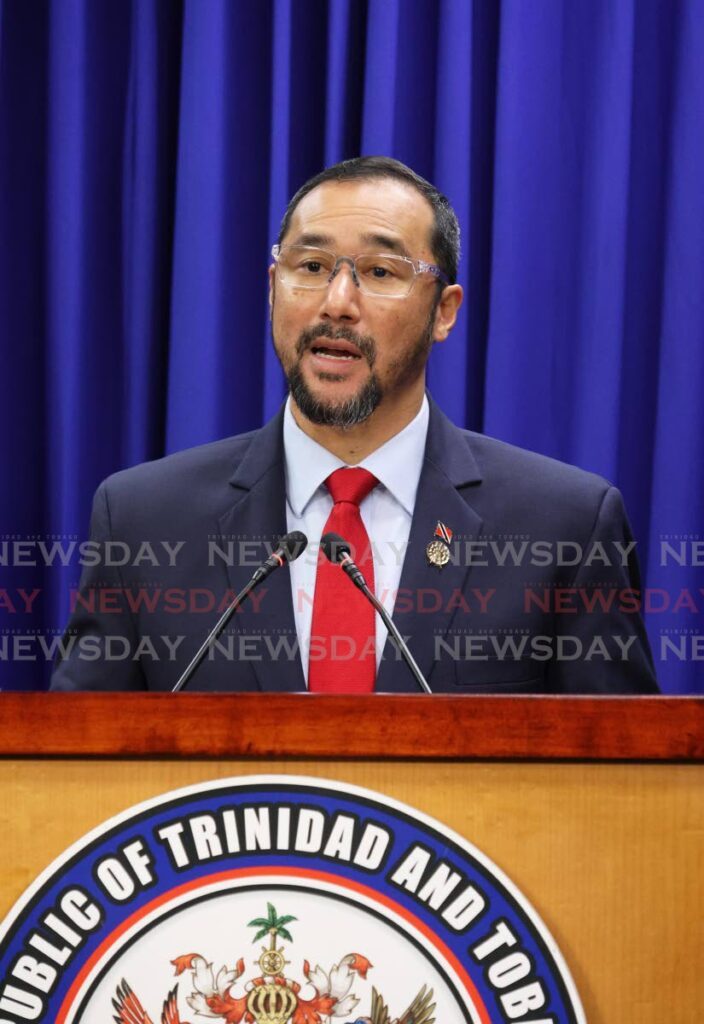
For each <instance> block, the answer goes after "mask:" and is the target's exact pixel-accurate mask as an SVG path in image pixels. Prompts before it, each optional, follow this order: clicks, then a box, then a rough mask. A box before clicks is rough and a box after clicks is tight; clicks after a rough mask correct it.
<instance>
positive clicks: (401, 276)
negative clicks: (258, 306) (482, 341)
mask: <svg viewBox="0 0 704 1024" xmlns="http://www.w3.org/2000/svg"><path fill="white" fill-rule="evenodd" d="M271 255H272V256H273V258H274V260H275V261H276V266H277V268H278V272H279V277H280V280H281V281H282V282H283V283H284V284H285V285H287V286H288V287H290V288H307V289H316V288H317V289H323V288H327V287H328V285H329V284H330V282H331V281H332V280H333V279H334V278H335V277H336V275H337V274H338V272H339V270H340V265H341V264H342V263H346V264H347V265H348V266H349V268H350V270H351V272H352V280H353V281H354V283H355V284H356V285H357V287H358V288H359V290H360V291H361V292H363V293H364V294H365V295H374V296H378V297H379V298H386V299H404V298H405V297H406V296H407V295H408V294H409V292H410V291H411V289H412V288H413V285H414V283H415V280H416V277H417V276H418V275H419V274H433V275H434V276H435V277H437V278H438V280H440V281H442V282H443V284H446V285H447V284H449V283H450V281H449V278H448V277H447V275H446V274H445V273H444V271H442V270H441V269H440V267H437V266H435V264H434V263H426V261H425V260H412V259H411V258H410V257H408V256H396V255H395V254H394V253H378V252H377V253H360V254H359V255H357V256H337V255H336V254H335V253H334V252H329V251H328V250H327V249H317V248H315V247H313V246H309V245H275V246H274V247H273V248H272V250H271Z"/></svg>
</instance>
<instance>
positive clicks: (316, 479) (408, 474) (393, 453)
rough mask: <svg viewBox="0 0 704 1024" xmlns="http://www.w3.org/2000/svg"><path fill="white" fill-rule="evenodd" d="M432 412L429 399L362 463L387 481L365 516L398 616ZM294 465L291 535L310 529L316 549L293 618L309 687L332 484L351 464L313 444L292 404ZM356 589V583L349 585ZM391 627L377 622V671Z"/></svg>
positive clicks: (288, 457) (387, 597) (378, 578)
mask: <svg viewBox="0 0 704 1024" xmlns="http://www.w3.org/2000/svg"><path fill="white" fill-rule="evenodd" d="M429 417H430V410H429V407H428V399H427V397H426V396H423V403H422V405H421V407H420V410H419V412H418V415H417V416H416V417H415V419H413V420H412V421H411V422H410V423H409V424H408V426H406V427H404V429H403V430H402V431H401V432H400V433H399V434H396V436H395V437H392V438H391V439H390V440H389V441H387V442H386V444H384V445H382V446H381V448H377V450H376V451H375V452H372V453H371V455H368V456H367V457H366V459H363V460H362V462H360V463H359V466H360V467H362V468H363V469H367V470H369V472H370V473H373V474H374V476H375V477H376V478H377V480H378V481H379V483H378V485H377V486H376V487H375V488H374V490H373V491H372V492H371V493H370V494H369V495H368V496H367V497H366V498H365V499H364V501H363V502H362V503H361V505H360V514H361V516H362V521H363V523H364V526H365V529H366V531H367V534H368V535H369V539H370V541H371V546H372V552H373V555H374V580H375V586H374V592H375V594H376V596H377V597H378V598H379V600H380V601H381V603H382V604H383V605H384V608H385V609H386V611H387V612H388V613H389V615H391V613H392V612H393V609H394V603H395V601H396V592H397V591H398V588H399V584H400V582H401V570H402V568H403V559H404V556H405V553H406V548H407V546H408V537H409V534H410V532H411V519H412V517H413V509H414V507H415V503H416V492H417V490H418V481H419V480H420V473H421V469H422V466H423V456H424V453H425V440H426V436H427V433H428V420H429ZM284 454H285V461H286V528H287V530H288V531H289V532H290V531H291V530H302V531H303V533H305V535H306V537H307V538H308V547H307V548H306V550H305V551H304V552H303V554H302V555H301V556H300V558H298V559H297V560H296V561H295V562H292V563H291V565H290V566H289V570H290V573H291V593H292V597H293V614H294V618H295V622H296V634H297V636H298V646H299V650H300V652H301V662H302V664H303V674H304V676H305V680H306V685H307V684H308V653H309V647H310V631H311V622H312V619H313V600H314V597H315V577H316V568H317V564H318V548H319V546H320V538H321V536H322V534H323V528H324V526H325V523H326V522H327V520H328V516H329V515H330V512H331V511H332V505H333V501H332V498H331V496H330V492H329V491H328V489H327V487H326V486H325V480H327V478H328V477H329V476H330V474H331V473H334V471H335V470H336V469H340V468H341V467H343V466H345V465H346V463H344V462H342V460H341V459H338V458H337V456H336V455H333V454H332V452H329V451H328V450H327V448H323V447H322V445H319V444H318V443H317V441H314V440H313V439H312V438H311V437H309V436H308V435H307V434H306V433H304V431H302V430H301V428H300V427H299V426H298V424H297V423H296V421H295V419H294V418H293V413H292V412H291V400H290V399H289V400H288V401H287V403H286V409H285V411H284ZM349 586H350V588H352V587H353V583H352V581H351V580H350V581H349ZM386 633H387V630H386V626H385V625H384V623H383V622H382V620H381V617H380V616H379V615H377V616H376V664H377V669H378V667H379V662H380V661H381V653H382V651H383V649H384V643H385V642H386Z"/></svg>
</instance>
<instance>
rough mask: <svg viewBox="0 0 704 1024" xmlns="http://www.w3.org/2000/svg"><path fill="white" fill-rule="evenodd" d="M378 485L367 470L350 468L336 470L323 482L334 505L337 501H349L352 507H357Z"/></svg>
mask: <svg viewBox="0 0 704 1024" xmlns="http://www.w3.org/2000/svg"><path fill="white" fill-rule="evenodd" d="M378 483H379V481H378V480H377V478H376V477H375V476H374V474H373V473H370V472H369V470H368V469H361V468H359V467H357V468H354V467H352V468H345V469H336V470H335V472H334V473H331V474H330V476H329V477H328V478H327V480H326V481H325V486H326V487H327V489H328V490H329V491H330V494H331V495H332V500H333V501H334V502H335V504H336V505H337V503H338V502H339V501H349V502H350V503H351V504H352V505H357V506H359V504H360V502H362V501H364V499H365V498H366V496H367V495H368V494H369V492H370V491H373V490H374V488H375V487H376V485H377V484H378Z"/></svg>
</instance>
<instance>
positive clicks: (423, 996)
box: [112, 903, 435, 1024]
mask: <svg viewBox="0 0 704 1024" xmlns="http://www.w3.org/2000/svg"><path fill="white" fill-rule="evenodd" d="M267 911H268V912H267V916H266V917H257V918H255V919H254V920H253V921H250V922H249V925H248V927H253V928H256V929H257V932H256V934H255V936H254V939H253V940H252V941H253V942H259V941H260V940H262V939H265V938H267V937H268V940H269V941H268V945H265V946H263V947H262V952H261V955H260V956H259V958H258V960H256V961H254V963H255V964H256V966H258V968H259V973H258V975H257V976H256V977H253V978H250V979H249V980H247V979H246V978H245V977H244V975H245V960H244V958H243V957H240V959H239V960H238V961H237V963H236V965H235V966H234V967H232V968H228V967H226V966H223V967H221V968H220V970H219V971H218V972H217V974H215V972H214V970H213V964H212V963H209V962H208V961H207V960H206V958H205V957H204V956H201V955H200V953H187V954H185V955H182V956H177V957H176V958H175V959H174V960H172V961H171V963H172V964H173V966H174V968H175V973H176V975H177V976H180V975H183V974H185V973H186V972H190V984H191V986H192V991H191V992H190V993H189V994H188V995H187V996H186V1003H187V1004H188V1006H189V1007H190V1009H191V1010H192V1011H193V1013H194V1014H195V1015H196V1017H199V1018H209V1019H210V1020H219V1021H225V1024H240V1022H241V1021H244V1022H245V1024H289V1022H290V1024H332V1022H333V1020H337V1021H345V1022H346V1024H435V1017H434V1016H433V1014H434V1011H435V1003H434V1002H433V990H432V988H428V987H427V986H426V985H424V986H423V987H422V988H421V989H420V991H419V992H418V994H417V995H416V996H415V998H414V999H412V1001H411V1003H410V1005H409V1006H408V1008H407V1009H406V1010H405V1011H404V1012H403V1013H402V1014H400V1015H399V1016H398V1017H396V1018H393V1019H392V1018H391V1015H390V1013H389V1009H388V1006H387V1005H386V1003H385V1002H384V999H383V998H382V996H381V994H380V993H379V992H378V991H377V989H376V988H374V987H372V991H371V1002H370V1007H369V1014H368V1015H367V1016H357V1017H353V1016H352V1014H353V1013H354V1011H355V1009H356V1007H357V1006H358V1004H359V1003H360V997H359V996H357V995H356V994H355V993H354V991H353V988H354V986H355V983H356V981H357V979H359V978H362V979H364V980H366V977H367V972H368V970H369V969H370V968H371V967H372V966H373V965H372V964H371V963H370V962H369V960H368V959H367V958H366V957H365V956H362V955H361V954H360V953H348V954H346V955H345V956H343V957H342V959H341V960H340V961H339V962H338V963H336V964H333V966H332V967H331V968H330V969H329V970H328V971H325V970H323V968H322V967H321V966H320V965H318V966H316V967H315V968H311V965H310V963H309V961H308V960H304V961H303V976H304V978H305V981H304V982H303V984H300V983H299V982H297V981H295V980H294V979H293V978H290V977H288V976H287V975H286V973H285V971H286V968H287V967H288V966H289V965H290V963H291V961H290V960H287V959H286V956H285V951H284V948H283V946H281V947H280V946H279V945H278V941H279V939H282V940H285V941H287V942H290V943H292V942H293V938H292V936H291V934H290V932H289V931H288V928H287V925H289V924H290V923H291V922H292V921H295V920H296V918H295V917H292V916H291V915H290V914H284V915H281V916H279V915H278V914H277V912H276V909H275V908H274V906H273V905H272V904H271V903H268V904H267ZM178 988H179V983H178V982H177V984H176V985H175V986H174V988H173V989H171V991H170V992H168V993H167V996H166V998H165V1000H164V1003H163V1007H162V1010H161V1018H160V1024H189V1022H188V1021H185V1020H183V1018H182V1017H181V1016H180V1014H179V1008H178ZM238 989H239V994H238ZM304 993H305V994H304ZM112 1004H113V1008H114V1010H115V1014H114V1020H115V1021H116V1024H154V1021H153V1019H152V1017H150V1016H149V1014H148V1013H147V1012H146V1010H145V1009H144V1007H143V1006H142V1003H141V1001H140V999H139V998H138V996H137V995H136V993H135V992H133V991H132V989H131V987H130V985H129V984H128V983H127V981H126V980H124V979H123V981H122V982H121V983H120V984H119V985H118V986H117V989H116V992H115V997H114V998H113V1001H112Z"/></svg>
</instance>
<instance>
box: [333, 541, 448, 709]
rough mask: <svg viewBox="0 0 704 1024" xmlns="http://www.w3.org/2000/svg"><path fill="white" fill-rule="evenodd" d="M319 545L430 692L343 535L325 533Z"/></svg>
mask: <svg viewBox="0 0 704 1024" xmlns="http://www.w3.org/2000/svg"><path fill="white" fill-rule="evenodd" d="M320 547H321V549H322V551H323V554H324V555H325V557H326V558H327V559H328V560H329V561H331V562H334V563H335V564H337V565H339V566H340V568H341V569H342V571H343V572H344V573H346V574H347V575H348V576H349V578H350V579H351V580H352V582H353V583H354V585H355V587H357V589H358V590H361V591H362V593H363V594H364V596H365V597H366V599H367V600H368V601H370V602H371V603H372V605H373V606H374V608H375V609H376V610H377V612H378V613H379V615H381V618H382V619H383V622H384V625H385V626H386V628H387V629H388V631H389V633H390V634H391V636H392V637H393V638H394V640H395V642H396V646H397V647H398V649H399V650H400V652H401V654H402V655H403V657H404V660H405V662H406V664H407V665H408V667H409V669H410V670H411V672H412V673H413V677H414V679H415V681H416V682H417V683H418V685H419V686H420V688H421V690H423V691H424V692H425V693H432V692H433V691H432V690H431V689H430V687H429V686H428V681H427V679H426V678H425V676H424V675H423V673H422V672H421V670H420V669H419V667H418V665H417V663H416V660H415V658H414V657H413V655H412V654H411V652H410V651H409V649H408V645H407V644H406V641H405V640H404V639H403V637H402V636H401V634H400V633H399V631H398V629H397V628H396V626H395V625H394V622H393V620H392V618H391V616H390V615H389V614H388V612H387V611H386V609H385V608H384V606H383V604H382V603H381V601H380V600H379V599H378V598H377V596H376V594H374V593H372V591H371V590H370V589H369V587H368V586H367V581H366V580H365V578H364V573H363V572H362V570H361V569H360V568H359V566H357V565H355V563H354V562H353V560H352V554H351V551H352V549H351V547H350V545H349V544H348V543H347V541H346V540H345V539H344V537H340V535H339V534H337V533H325V534H323V536H322V537H321V538H320Z"/></svg>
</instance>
